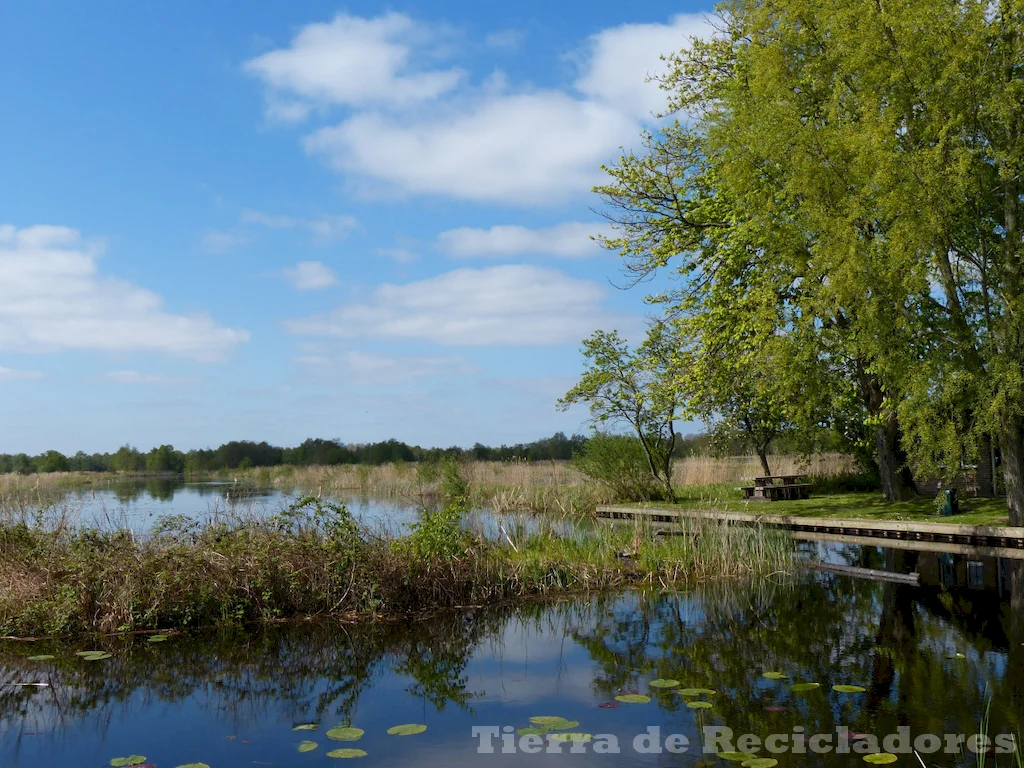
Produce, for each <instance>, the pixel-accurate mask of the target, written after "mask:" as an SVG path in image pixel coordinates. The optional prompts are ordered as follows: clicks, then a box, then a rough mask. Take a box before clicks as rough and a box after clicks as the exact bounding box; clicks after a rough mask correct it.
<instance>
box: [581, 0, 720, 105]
mask: <svg viewBox="0 0 1024 768" xmlns="http://www.w3.org/2000/svg"><path fill="white" fill-rule="evenodd" d="M712 31H713V30H712V28H711V26H710V24H709V22H708V18H707V16H705V15H704V14H697V13H694V14H682V15H679V16H676V17H675V18H674V19H672V21H671V23H669V24H623V25H621V26H618V27H612V28H610V29H605V30H602V31H601V32H598V33H597V34H596V35H593V36H592V37H591V38H590V39H589V40H588V41H587V46H586V49H585V50H586V54H587V63H586V65H585V67H584V71H583V72H582V74H581V76H580V78H579V79H578V80H577V81H576V88H577V89H578V90H579V91H580V92H581V93H583V94H586V96H587V97H589V98H591V99H593V100H596V101H600V102H602V103H605V104H609V105H612V106H614V107H615V108H616V109H620V110H622V111H624V112H628V113H629V114H631V115H633V116H635V117H637V118H639V119H647V118H650V117H651V115H652V114H655V113H659V112H663V111H664V110H665V107H666V102H667V97H666V94H665V92H664V91H662V90H661V88H659V87H658V84H657V82H645V81H646V79H647V78H648V77H649V76H650V77H654V76H658V75H662V74H664V72H665V63H664V62H663V61H661V59H660V57H661V56H663V55H665V54H670V53H674V52H676V51H679V50H681V49H683V48H684V47H686V46H687V44H688V41H689V39H690V38H691V37H709V36H710V34H711V32H712Z"/></svg>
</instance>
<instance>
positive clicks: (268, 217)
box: [241, 209, 359, 245]
mask: <svg viewBox="0 0 1024 768" xmlns="http://www.w3.org/2000/svg"><path fill="white" fill-rule="evenodd" d="M241 220H242V221H243V222H244V223H246V224H258V225H259V226H262V227H267V228H269V229H305V230H309V232H311V233H312V234H313V238H314V240H315V241H316V242H317V243H318V244H320V245H326V244H328V243H331V242H333V241H335V240H338V239H340V238H342V237H346V236H347V235H348V234H349V233H351V232H353V231H354V230H356V229H358V228H359V219H357V218H355V217H354V216H347V215H336V216H319V217H316V218H309V219H305V218H296V217H294V216H280V215H275V214H271V213H264V212H262V211H253V210H250V209H246V210H244V211H242V215H241Z"/></svg>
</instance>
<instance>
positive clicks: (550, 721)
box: [530, 715, 572, 728]
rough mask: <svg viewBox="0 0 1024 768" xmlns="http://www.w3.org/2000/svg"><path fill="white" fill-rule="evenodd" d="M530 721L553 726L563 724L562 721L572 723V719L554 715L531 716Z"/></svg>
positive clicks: (549, 726) (535, 723)
mask: <svg viewBox="0 0 1024 768" xmlns="http://www.w3.org/2000/svg"><path fill="white" fill-rule="evenodd" d="M530 722H531V723H533V724H534V725H544V726H547V727H548V728H551V727H553V726H557V725H561V724H562V723H570V722H572V721H571V720H567V719H566V718H564V717H556V716H554V715H537V716H536V717H531V718H530Z"/></svg>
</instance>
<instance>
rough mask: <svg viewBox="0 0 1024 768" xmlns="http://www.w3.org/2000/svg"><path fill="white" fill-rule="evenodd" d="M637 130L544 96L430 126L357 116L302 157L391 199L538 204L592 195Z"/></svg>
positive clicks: (520, 97)
mask: <svg viewBox="0 0 1024 768" xmlns="http://www.w3.org/2000/svg"><path fill="white" fill-rule="evenodd" d="M638 133H639V125H638V124H637V123H636V122H635V121H634V120H633V119H631V118H630V117H628V116H626V115H623V114H622V113H621V112H619V111H617V110H616V109H614V108H612V107H610V106H607V105H604V104H600V103H597V102H591V101H585V100H580V99H576V98H573V97H572V96H569V95H567V94H565V93H561V92H559V91H542V92H537V93H525V94H517V95H508V96H493V97H490V98H485V99H484V100H483V101H482V102H480V103H478V104H477V105H475V106H474V107H472V108H471V109H469V110H468V111H455V112H453V113H452V114H449V115H442V116H439V117H435V118H432V119H418V118H413V119H409V120H401V119H395V118H392V117H389V116H385V115H383V114H381V113H375V112H374V113H364V114H358V115H356V116H354V117H352V118H350V119H348V120H346V121H345V122H343V123H341V124H340V125H337V126H334V127H330V128H323V129H321V130H319V131H317V132H316V133H314V134H312V135H310V136H308V137H307V138H306V140H305V146H306V149H307V150H308V151H309V152H311V153H313V154H317V155H321V156H323V157H325V158H326V160H327V162H328V163H329V164H330V165H331V166H332V167H334V168H335V169H337V170H339V171H341V172H343V173H350V174H357V175H358V176H361V177H364V178H367V179H371V180H374V181H375V182H377V183H378V184H380V185H381V186H382V187H383V188H384V189H385V190H387V191H394V190H397V191H400V192H406V193H417V194H436V195H444V196H448V197H453V198H458V199H463V200H475V201H484V202H495V203H512V204H521V205H542V204H548V203H553V202H556V201H559V200H563V199H565V198H566V197H571V196H575V195H580V194H583V193H586V192H589V190H590V188H591V187H592V186H593V185H594V184H596V183H598V182H599V181H601V178H602V176H603V173H602V171H601V169H600V165H601V163H604V162H608V161H610V160H612V159H614V155H615V154H616V147H619V146H621V145H623V144H626V143H628V142H630V141H632V140H634V139H635V138H636V137H637V135H638Z"/></svg>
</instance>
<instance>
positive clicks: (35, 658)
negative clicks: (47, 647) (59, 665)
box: [28, 653, 57, 661]
mask: <svg viewBox="0 0 1024 768" xmlns="http://www.w3.org/2000/svg"><path fill="white" fill-rule="evenodd" d="M55 658H57V657H56V656H51V655H50V654H48V653H42V654H40V655H39V656H29V657H28V660H29V661H49V660H50V659H55Z"/></svg>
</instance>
